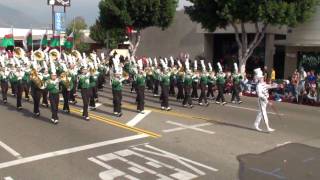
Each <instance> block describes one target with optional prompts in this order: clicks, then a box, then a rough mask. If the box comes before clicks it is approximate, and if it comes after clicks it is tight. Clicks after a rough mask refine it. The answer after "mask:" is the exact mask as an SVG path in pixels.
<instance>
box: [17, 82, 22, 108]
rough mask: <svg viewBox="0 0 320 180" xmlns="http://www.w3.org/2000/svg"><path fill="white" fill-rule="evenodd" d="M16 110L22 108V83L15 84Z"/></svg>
mask: <svg viewBox="0 0 320 180" xmlns="http://www.w3.org/2000/svg"><path fill="white" fill-rule="evenodd" d="M16 96H17V108H19V107H22V83H21V82H19V83H17V84H16Z"/></svg>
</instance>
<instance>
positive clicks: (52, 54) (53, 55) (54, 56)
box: [49, 49, 61, 61]
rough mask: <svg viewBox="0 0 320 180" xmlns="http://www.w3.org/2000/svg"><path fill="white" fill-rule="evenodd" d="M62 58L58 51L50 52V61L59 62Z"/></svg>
mask: <svg viewBox="0 0 320 180" xmlns="http://www.w3.org/2000/svg"><path fill="white" fill-rule="evenodd" d="M60 57H61V54H60V52H59V51H58V50H56V49H52V50H51V51H50V52H49V59H50V60H53V61H57V60H59V59H60Z"/></svg>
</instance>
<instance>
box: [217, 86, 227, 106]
mask: <svg viewBox="0 0 320 180" xmlns="http://www.w3.org/2000/svg"><path fill="white" fill-rule="evenodd" d="M218 92H219V93H218V96H217V99H216V101H217V102H219V101H220V100H221V101H222V102H225V99H224V84H218Z"/></svg>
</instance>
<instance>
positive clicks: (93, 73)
mask: <svg viewBox="0 0 320 180" xmlns="http://www.w3.org/2000/svg"><path fill="white" fill-rule="evenodd" d="M89 73H90V91H91V97H90V100H89V101H90V103H89V106H90V109H91V110H95V109H96V101H97V100H98V88H97V82H98V76H99V72H98V71H97V70H96V69H95V67H94V66H93V65H90V70H89Z"/></svg>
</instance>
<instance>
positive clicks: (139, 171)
mask: <svg viewBox="0 0 320 180" xmlns="http://www.w3.org/2000/svg"><path fill="white" fill-rule="evenodd" d="M128 169H129V170H130V171H132V172H135V173H137V174H141V173H143V172H144V171H142V170H141V169H139V168H136V167H129V168H128Z"/></svg>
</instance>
